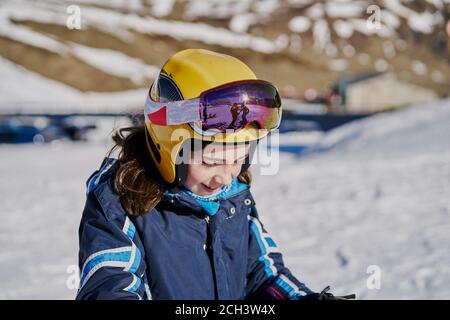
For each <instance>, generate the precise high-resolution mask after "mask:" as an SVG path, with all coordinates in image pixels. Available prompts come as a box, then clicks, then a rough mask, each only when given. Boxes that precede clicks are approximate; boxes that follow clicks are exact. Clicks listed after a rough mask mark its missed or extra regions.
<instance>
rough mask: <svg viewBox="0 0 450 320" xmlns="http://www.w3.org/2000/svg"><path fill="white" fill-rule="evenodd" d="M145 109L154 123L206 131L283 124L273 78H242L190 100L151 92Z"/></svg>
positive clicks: (273, 127) (272, 126)
mask: <svg viewBox="0 0 450 320" xmlns="http://www.w3.org/2000/svg"><path fill="white" fill-rule="evenodd" d="M144 113H145V117H146V119H147V120H149V121H150V122H151V123H153V124H156V125H163V126H169V125H179V124H184V123H189V124H190V125H191V127H192V128H193V129H194V130H195V131H196V132H197V133H200V134H202V135H214V134H217V133H220V132H227V131H229V130H231V131H237V130H240V129H243V128H245V127H246V126H248V125H253V126H255V128H257V129H265V130H268V131H270V130H273V129H276V128H278V127H279V125H280V122H281V98H280V95H279V93H278V90H277V88H276V87H275V86H274V85H273V84H271V83H270V82H267V81H264V80H242V81H236V82H230V83H227V84H224V85H221V86H218V87H214V88H212V89H209V90H206V91H204V92H202V93H201V94H200V96H199V97H198V98H194V99H189V100H180V101H170V102H154V101H153V100H151V98H150V95H149V96H148V97H147V100H146V101H145V107H144Z"/></svg>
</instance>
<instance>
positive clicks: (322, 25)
mask: <svg viewBox="0 0 450 320" xmlns="http://www.w3.org/2000/svg"><path fill="white" fill-rule="evenodd" d="M330 37H331V35H330V29H329V28H328V23H327V22H326V21H325V20H323V19H320V20H317V21H316V22H315V23H314V27H313V39H314V44H313V47H314V49H316V50H318V51H323V50H325V48H326V46H327V45H328V44H329V43H330V41H331V39H330Z"/></svg>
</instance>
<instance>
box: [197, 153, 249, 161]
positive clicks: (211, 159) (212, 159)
mask: <svg viewBox="0 0 450 320" xmlns="http://www.w3.org/2000/svg"><path fill="white" fill-rule="evenodd" d="M246 157H247V154H246V155H245V156H243V157H241V158H239V159H236V160H234V161H240V160H244V159H245V158H246ZM205 159H206V160H208V161H211V162H215V161H218V162H226V159H214V158H209V157H203V160H205Z"/></svg>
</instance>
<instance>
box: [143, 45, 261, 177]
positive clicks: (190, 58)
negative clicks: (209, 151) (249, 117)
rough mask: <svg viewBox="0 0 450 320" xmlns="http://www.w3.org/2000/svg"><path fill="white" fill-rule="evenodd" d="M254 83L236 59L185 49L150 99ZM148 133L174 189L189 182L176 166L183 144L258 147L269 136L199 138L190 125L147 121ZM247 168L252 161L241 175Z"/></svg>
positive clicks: (248, 132)
mask: <svg viewBox="0 0 450 320" xmlns="http://www.w3.org/2000/svg"><path fill="white" fill-rule="evenodd" d="M254 79H257V78H256V75H255V74H254V73H253V71H252V70H251V69H250V68H249V67H248V66H247V65H245V64H244V63H243V62H242V61H240V60H238V59H237V58H234V57H232V56H229V55H225V54H221V53H217V52H213V51H209V50H204V49H186V50H182V51H179V52H177V53H176V54H174V55H173V56H172V57H170V58H169V59H168V60H167V61H166V62H165V64H164V65H163V67H162V68H161V71H160V73H159V75H158V77H157V78H156V79H155V81H154V82H153V84H152V86H151V87H150V91H149V97H150V99H151V100H152V101H154V102H168V101H179V100H186V99H193V98H197V97H199V96H200V94H201V93H202V92H203V91H206V90H208V89H211V88H214V87H217V86H219V85H223V84H226V83H230V82H234V81H240V80H254ZM179 129H182V130H179ZM145 131H146V142H147V147H148V150H149V152H150V154H151V157H152V159H153V161H154V163H155V165H156V167H157V169H158V171H159V173H160V175H161V177H162V178H163V179H164V180H165V181H166V182H167V183H169V184H171V185H177V184H178V185H179V184H182V183H183V182H184V179H185V178H186V174H187V172H186V171H187V170H186V167H185V166H180V165H179V164H177V158H178V157H179V156H180V153H181V152H182V151H181V150H182V146H183V144H184V143H186V142H188V141H191V140H192V139H194V140H201V141H211V142H214V143H244V142H252V141H254V142H256V143H257V141H258V140H259V139H261V138H263V137H264V136H266V135H267V134H268V132H267V131H264V130H259V129H257V128H252V127H246V128H243V129H241V130H239V131H236V132H233V133H227V134H221V135H218V136H212V137H211V136H205V135H202V134H199V133H198V132H196V131H194V130H193V129H192V127H191V126H190V125H189V124H180V125H167V126H163V125H156V124H154V123H151V122H150V121H149V120H148V119H147V118H145ZM179 132H182V134H179ZM250 157H251V155H250ZM248 166H249V159H246V164H245V166H244V165H243V170H242V171H244V170H246V169H247V168H248Z"/></svg>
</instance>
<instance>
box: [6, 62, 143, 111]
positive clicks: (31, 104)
mask: <svg viewBox="0 0 450 320" xmlns="http://www.w3.org/2000/svg"><path fill="white" fill-rule="evenodd" d="M0 73H1V74H2V76H3V77H5V78H7V79H8V81H1V82H0V105H1V106H2V107H1V111H2V112H21V111H25V112H28V113H33V112H37V113H39V112H50V113H51V112H55V113H58V112H92V113H95V112H123V111H125V108H129V110H132V109H133V108H139V107H140V106H141V105H142V104H143V101H145V97H146V96H147V90H146V89H137V90H129V91H124V92H111V93H109V92H107V93H98V92H87V93H84V92H80V91H79V90H77V89H74V88H72V87H70V86H67V85H65V84H63V83H61V82H58V81H55V80H52V79H48V78H45V77H43V76H41V75H40V74H38V73H35V72H32V71H29V70H27V69H25V68H23V67H21V66H19V65H16V64H14V63H12V62H10V61H8V60H6V59H3V58H1V57H0Z"/></svg>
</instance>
